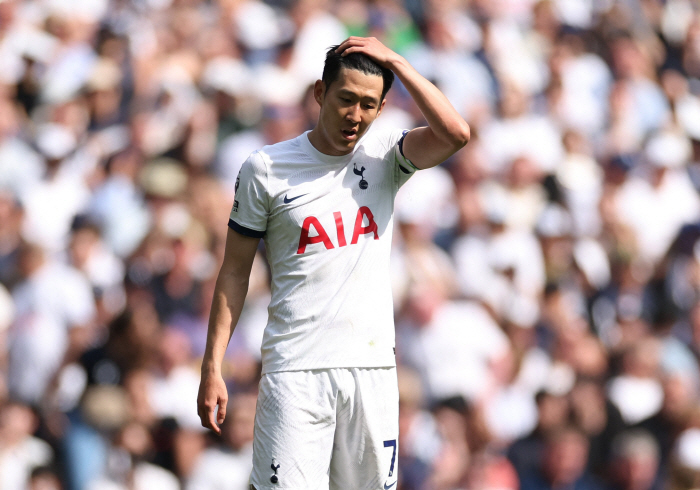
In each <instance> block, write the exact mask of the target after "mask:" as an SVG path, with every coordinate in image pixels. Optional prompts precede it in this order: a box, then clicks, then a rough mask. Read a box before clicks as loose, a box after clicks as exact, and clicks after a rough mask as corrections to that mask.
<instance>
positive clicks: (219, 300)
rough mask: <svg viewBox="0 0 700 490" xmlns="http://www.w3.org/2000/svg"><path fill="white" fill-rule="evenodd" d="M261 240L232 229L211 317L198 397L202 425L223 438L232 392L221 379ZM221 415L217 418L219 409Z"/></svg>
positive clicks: (217, 281)
mask: <svg viewBox="0 0 700 490" xmlns="http://www.w3.org/2000/svg"><path fill="white" fill-rule="evenodd" d="M259 241H260V239H259V238H250V237H247V236H243V235H241V234H239V233H236V232H235V231H233V230H231V229H229V230H228V236H227V237H226V252H225V255H224V262H223V264H222V265H221V269H220V270H219V275H218V277H217V279H216V286H215V287H214V299H213V301H212V305H211V314H210V315H209V329H208V331H207V346H206V350H205V351H204V359H203V362H202V377H201V381H200V384H199V395H198V396H197V414H198V415H199V419H200V421H201V422H202V425H203V426H204V427H206V428H208V429H211V430H213V431H214V432H216V433H217V434H221V429H220V428H219V425H220V424H221V423H222V422H223V421H224V418H225V417H226V405H227V403H228V392H227V390H226V384H225V383H224V379H223V377H222V375H221V364H222V362H223V360H224V354H225V352H226V347H227V346H228V342H229V340H230V339H231V335H232V334H233V330H234V328H236V323H237V322H238V318H239V317H240V315H241V310H242V309H243V303H244V301H245V297H246V294H247V292H248V280H249V278H250V270H251V268H252V266H253V259H254V258H255V251H256V250H257V247H258V242H259ZM217 405H218V407H219V411H218V412H217V413H216V416H215V415H214V413H215V411H216V407H217Z"/></svg>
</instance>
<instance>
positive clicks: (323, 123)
mask: <svg viewBox="0 0 700 490" xmlns="http://www.w3.org/2000/svg"><path fill="white" fill-rule="evenodd" d="M383 87H384V81H383V79H382V77H381V76H378V75H367V74H365V73H362V72H361V71H359V70H352V69H348V68H341V69H340V73H339V74H338V79H337V80H336V81H334V82H333V83H331V85H330V87H326V85H325V84H324V83H323V82H322V81H320V80H319V81H317V82H316V85H315V86H314V98H315V99H316V101H317V102H318V104H319V105H320V106H321V110H320V114H319V118H318V126H317V129H318V130H319V135H320V136H321V139H322V142H321V145H322V148H317V149H318V150H319V151H320V152H322V153H325V154H327V155H335V156H339V155H346V154H348V153H350V152H351V151H352V150H353V148H354V147H355V144H356V143H357V141H358V140H359V139H360V138H361V137H362V135H363V134H364V133H365V131H367V128H368V127H369V125H370V124H371V123H372V122H373V121H374V120H375V119H376V118H377V116H378V115H379V113H380V111H381V109H382V108H383V107H384V103H385V102H386V100H382V101H381V102H380V98H381V96H382V89H383Z"/></svg>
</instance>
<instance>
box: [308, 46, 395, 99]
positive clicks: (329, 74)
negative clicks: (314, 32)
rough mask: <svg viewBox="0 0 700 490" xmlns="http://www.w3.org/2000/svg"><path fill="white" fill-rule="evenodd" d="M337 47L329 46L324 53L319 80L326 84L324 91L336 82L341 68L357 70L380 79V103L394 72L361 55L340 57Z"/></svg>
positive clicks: (389, 86) (354, 54)
mask: <svg viewBox="0 0 700 490" xmlns="http://www.w3.org/2000/svg"><path fill="white" fill-rule="evenodd" d="M338 46H339V45H337V44H336V45H335V46H331V47H330V48H329V49H328V52H326V63H325V65H324V67H323V76H322V77H321V80H323V83H325V84H326V90H328V88H329V87H330V86H331V83H333V82H335V81H336V80H338V76H339V75H338V74H339V73H340V69H341V68H348V69H350V70H359V71H361V72H362V73H364V74H366V75H377V76H380V77H382V80H383V81H384V87H383V88H382V97H381V99H380V102H381V101H382V100H384V97H385V96H386V94H387V92H388V91H389V89H390V88H391V85H392V84H393V83H394V72H392V71H391V70H390V69H388V68H384V67H383V66H381V65H380V64H379V63H377V62H376V61H374V60H373V59H372V58H370V57H369V56H367V55H364V54H362V53H350V54H348V55H346V56H342V54H341V53H336V49H338Z"/></svg>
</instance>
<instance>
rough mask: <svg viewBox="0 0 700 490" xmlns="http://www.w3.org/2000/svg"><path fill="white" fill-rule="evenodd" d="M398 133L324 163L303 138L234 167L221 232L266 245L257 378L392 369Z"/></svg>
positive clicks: (370, 139)
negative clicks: (266, 291)
mask: <svg viewBox="0 0 700 490" xmlns="http://www.w3.org/2000/svg"><path fill="white" fill-rule="evenodd" d="M406 133H407V131H402V130H382V131H380V130H377V131H369V132H368V133H367V134H366V135H365V136H364V137H363V138H362V139H361V140H360V141H358V143H357V144H356V145H355V148H354V150H353V152H352V153H350V154H348V155H343V156H329V155H325V154H323V153H321V152H319V151H318V150H316V148H314V146H313V145H312V144H311V143H310V142H309V138H308V132H307V133H304V134H302V135H300V136H298V137H297V138H294V139H292V140H289V141H284V142H281V143H278V144H274V145H270V146H265V147H264V148H263V149H262V150H259V151H257V152H255V153H253V154H252V155H251V156H250V157H249V158H248V159H247V160H246V162H245V163H244V164H243V166H242V167H241V170H240V173H239V176H238V180H237V182H236V194H235V201H234V203H233V208H232V210H231V216H230V220H229V226H230V227H231V228H232V229H233V230H234V231H237V232H238V233H241V234H243V235H248V236H252V237H260V238H263V239H264V242H265V248H266V253H267V259H268V262H269V264H270V268H271V273H272V286H271V288H272V291H271V292H272V298H271V300H270V305H269V307H268V322H267V326H266V328H265V333H264V336H263V344H262V362H263V373H267V372H274V371H293V370H308V369H325V368H337V367H385V366H394V365H395V362H396V361H395V356H394V340H395V335H394V317H393V303H392V296H391V285H390V284H391V283H390V272H389V255H390V251H391V239H392V229H393V209H394V198H395V196H396V193H397V191H398V190H399V188H400V187H401V186H402V185H403V184H404V183H405V182H406V181H407V180H408V179H409V177H410V176H411V175H412V174H413V173H414V172H415V171H416V167H414V166H413V164H412V163H411V162H410V161H409V160H408V159H406V158H405V157H404V156H403V151H402V144H403V137H404V136H405V134H406Z"/></svg>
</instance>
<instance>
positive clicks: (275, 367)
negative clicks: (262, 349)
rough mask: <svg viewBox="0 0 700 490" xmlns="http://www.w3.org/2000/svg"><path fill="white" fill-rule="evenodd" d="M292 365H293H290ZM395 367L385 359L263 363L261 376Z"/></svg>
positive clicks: (394, 363) (392, 361) (394, 364)
mask: <svg viewBox="0 0 700 490" xmlns="http://www.w3.org/2000/svg"><path fill="white" fill-rule="evenodd" d="M290 364H293V365H290ZM391 367H396V359H395V358H392V359H391V360H389V359H387V360H386V361H381V362H373V363H367V362H347V363H343V362H340V363H331V364H320V365H319V364H317V363H308V364H307V363H301V362H300V363H274V364H271V365H265V364H264V363H263V368H262V372H261V374H268V373H279V372H289V371H313V370H316V369H343V368H345V369H347V368H358V369H372V368H391Z"/></svg>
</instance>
